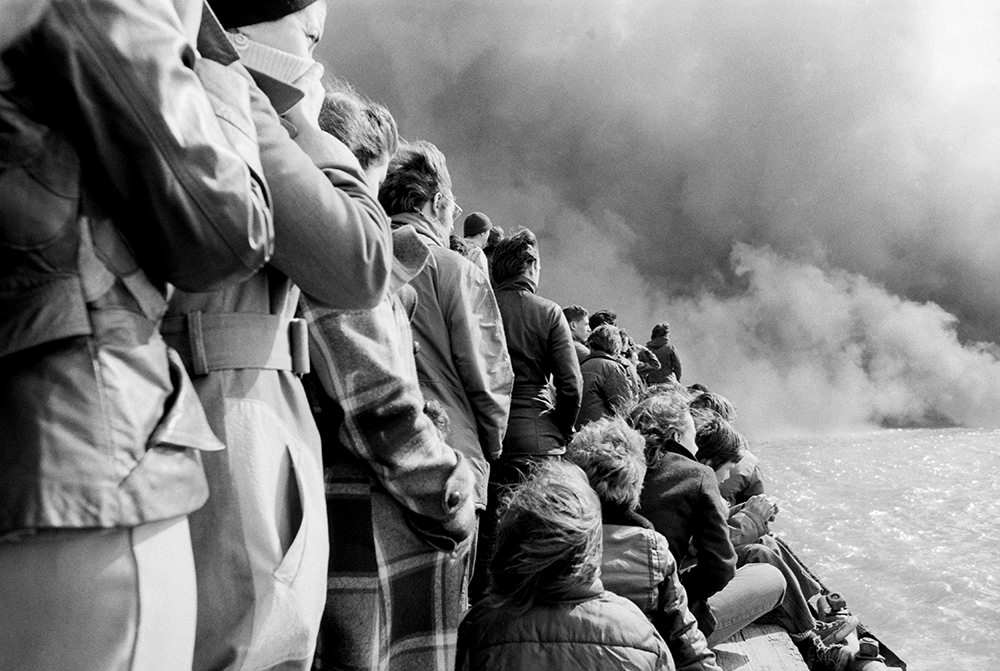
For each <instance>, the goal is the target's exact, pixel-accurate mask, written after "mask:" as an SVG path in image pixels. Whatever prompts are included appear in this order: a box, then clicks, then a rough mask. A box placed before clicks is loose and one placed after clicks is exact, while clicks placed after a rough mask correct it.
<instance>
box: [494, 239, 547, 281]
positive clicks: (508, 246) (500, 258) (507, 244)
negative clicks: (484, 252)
mask: <svg viewBox="0 0 1000 671" xmlns="http://www.w3.org/2000/svg"><path fill="white" fill-rule="evenodd" d="M537 260H538V240H536V239H535V234H534V233H532V232H531V231H529V230H528V229H527V228H522V229H521V230H519V231H518V232H517V233H515V234H514V235H512V236H510V237H507V238H502V239H501V240H499V241H497V243H496V245H495V246H494V247H493V253H492V259H491V262H490V274H491V275H492V276H493V281H494V282H495V283H496V284H500V283H501V282H505V281H507V280H509V279H511V278H514V277H518V276H519V275H523V274H525V273H526V272H527V271H528V269H530V268H531V264H532V263H533V262H535V261H537Z"/></svg>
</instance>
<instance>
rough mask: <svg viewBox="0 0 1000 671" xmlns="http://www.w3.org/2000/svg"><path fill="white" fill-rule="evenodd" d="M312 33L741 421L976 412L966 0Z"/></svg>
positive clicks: (570, 16)
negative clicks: (674, 351)
mask: <svg viewBox="0 0 1000 671" xmlns="http://www.w3.org/2000/svg"><path fill="white" fill-rule="evenodd" d="M330 9H331V11H330V18H329V19H328V22H327V37H326V38H325V40H324V45H323V47H321V49H322V50H321V52H320V55H319V56H320V58H321V59H322V60H323V61H324V62H325V64H326V66H327V69H328V70H329V71H331V72H333V73H335V74H336V75H338V76H341V77H343V78H345V79H347V80H349V81H351V82H352V83H353V84H354V85H355V86H356V87H357V88H358V89H359V90H361V91H362V92H364V93H366V94H367V95H369V96H370V97H372V98H374V99H376V100H379V101H381V102H383V103H385V104H386V105H387V106H388V107H389V108H390V109H391V110H392V111H393V113H394V114H395V116H396V119H397V121H398V122H399V126H400V129H401V132H402V133H403V134H404V136H406V137H410V138H418V137H419V138H423V139H428V140H431V141H433V142H435V143H436V144H437V145H438V146H439V147H441V149H442V150H443V151H444V152H445V154H446V155H447V156H448V159H449V165H450V167H451V171H452V175H453V177H454V181H455V193H456V196H457V198H458V200H459V202H460V203H461V204H462V206H463V207H464V208H465V210H466V211H472V210H482V211H484V212H486V213H488V214H489V215H490V217H491V219H492V220H493V221H494V223H497V224H499V225H501V226H503V227H504V228H505V229H507V230H508V231H509V230H512V229H514V228H516V227H518V226H527V227H529V228H531V229H533V230H534V231H535V232H536V234H538V236H539V239H540V242H541V246H542V283H541V287H540V293H542V294H543V295H546V296H548V297H550V298H552V299H553V300H556V301H557V302H559V303H561V304H563V305H566V304H570V303H579V304H582V305H584V306H585V307H587V308H588V309H590V310H591V311H593V310H596V309H601V308H612V309H615V310H616V311H617V312H618V313H619V315H620V319H619V322H620V324H622V325H623V326H624V327H625V328H626V329H627V330H629V331H630V332H631V334H632V335H633V337H635V339H636V340H643V339H644V338H645V336H647V335H648V332H649V329H650V327H651V326H652V325H653V324H654V323H655V322H658V321H663V320H666V321H670V323H671V331H672V334H673V337H674V340H675V344H676V345H677V347H678V351H679V353H680V354H681V357H682V360H683V361H684V363H685V380H684V381H685V382H694V381H700V382H703V383H705V384H707V385H708V386H710V387H713V388H717V389H718V390H719V391H721V392H722V393H724V394H726V395H727V396H729V397H730V398H731V399H732V400H733V401H734V402H735V403H736V404H737V407H738V409H739V410H740V414H741V424H743V423H744V422H746V423H748V424H749V423H752V422H756V427H755V428H756V429H757V430H758V431H759V432H765V431H773V430H775V429H776V428H779V427H787V428H790V429H791V428H804V429H823V428H829V429H833V428H843V427H853V426H858V425H862V424H864V423H867V422H872V421H874V422H881V423H889V424H908V423H917V424H921V423H956V424H962V425H969V426H985V425H996V424H997V422H1000V413H997V412H996V411H997V409H998V408H1000V364H998V360H997V349H996V347H995V346H993V345H985V344H978V342H977V341H993V340H996V339H997V333H1000V292H997V291H996V290H995V287H997V286H998V285H1000V263H997V260H996V250H997V249H998V248H1000V244H998V243H1000V227H998V226H996V221H997V218H998V214H1000V124H998V123H997V119H998V118H1000V10H997V9H995V6H994V5H992V3H989V2H948V1H946V0H939V1H937V2H931V1H925V2H914V3H882V2H875V3H861V2H844V3H830V2H819V1H818V0H810V1H807V2H801V1H794V2H793V1H791V0H785V1H782V0H768V1H763V0H759V1H751V2H739V3H735V2H734V3H708V2H698V1H696V0H679V1H673V2H669V3H659V2H642V1H640V0H631V1H624V0H619V1H615V0H604V1H602V2H594V1H592V0H578V1H575V2H568V1H565V0H557V1H554V2H534V1H532V2H528V1H526V0H513V1H511V2H504V3H485V2H474V1H473V2H469V1H465V2H460V1H459V0H429V1H423V2H416V1H412V0H411V1H409V2H406V1H403V2H388V1H374V2H372V1H366V2H360V1H357V0H355V1H346V2H336V3H332V4H331V8H330Z"/></svg>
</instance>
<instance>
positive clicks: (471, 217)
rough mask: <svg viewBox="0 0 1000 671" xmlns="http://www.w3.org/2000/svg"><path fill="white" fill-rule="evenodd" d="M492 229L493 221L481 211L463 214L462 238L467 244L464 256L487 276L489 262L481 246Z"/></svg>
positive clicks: (483, 245)
mask: <svg viewBox="0 0 1000 671" xmlns="http://www.w3.org/2000/svg"><path fill="white" fill-rule="evenodd" d="M492 230H493V222H492V221H490V218H489V217H487V216H486V215H485V214H483V213H482V212H470V213H469V214H467V215H465V221H464V222H463V223H462V239H463V240H465V242H466V244H468V245H469V251H468V253H466V254H465V256H466V257H467V258H468V259H469V260H470V261H472V262H473V263H475V264H476V265H477V266H479V268H480V270H482V271H483V272H484V273H486V276H487V277H489V274H490V264H489V261H487V259H486V254H484V253H483V247H485V246H486V241H487V240H489V237H490V231H492Z"/></svg>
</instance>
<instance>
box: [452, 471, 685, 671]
mask: <svg viewBox="0 0 1000 671" xmlns="http://www.w3.org/2000/svg"><path fill="white" fill-rule="evenodd" d="M601 538H602V523H601V504H600V502H599V501H598V498H597V495H596V494H595V493H594V491H593V490H592V489H591V488H590V485H589V483H588V481H587V476H586V475H585V474H584V473H583V471H581V470H580V469H579V467H577V466H575V465H573V464H571V463H568V462H566V461H562V460H554V459H553V460H548V461H545V462H543V463H541V464H540V465H539V466H538V468H537V469H536V470H535V472H534V474H533V475H532V476H531V477H529V478H528V480H527V481H526V482H525V483H524V484H523V485H522V486H521V487H520V488H518V489H517V490H515V492H514V494H513V496H512V497H511V499H510V501H509V502H508V503H507V507H506V510H505V511H504V513H503V516H502V517H501V519H500V523H499V526H498V533H497V546H496V554H495V555H494V556H493V560H492V562H491V566H490V592H489V596H488V597H487V598H485V599H483V600H482V601H480V602H479V603H477V604H476V605H475V606H473V607H472V610H470V611H469V613H468V614H467V615H466V616H465V618H464V619H463V620H462V624H461V626H460V627H459V630H458V667H457V668H458V671H536V670H537V669H545V670H546V671H564V670H565V671H570V670H572V671H578V670H579V669H622V668H627V669H633V670H635V671H646V670H650V671H651V670H654V669H655V670H658V671H667V670H672V669H674V664H673V660H672V659H671V657H670V651H669V649H668V648H667V644H666V643H665V642H664V640H663V638H662V637H661V636H660V634H659V633H657V631H656V629H655V628H654V627H653V625H652V624H651V623H650V622H649V620H648V619H647V618H646V616H645V615H644V614H643V613H642V611H641V610H640V609H639V607H638V606H636V605H635V604H634V603H632V602H631V601H629V600H628V599H625V598H623V597H620V596H618V595H616V594H613V593H611V592H609V591H606V590H605V589H604V585H603V584H602V583H601V578H600V574H601Z"/></svg>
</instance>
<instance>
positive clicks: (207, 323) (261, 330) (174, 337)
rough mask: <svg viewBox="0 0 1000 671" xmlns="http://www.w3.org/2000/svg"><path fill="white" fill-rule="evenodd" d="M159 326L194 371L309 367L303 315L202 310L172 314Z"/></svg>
mask: <svg viewBox="0 0 1000 671" xmlns="http://www.w3.org/2000/svg"><path fill="white" fill-rule="evenodd" d="M160 330H161V332H162V333H163V338H164V340H166V341H167V344H168V345H170V346H171V347H173V348H174V349H176V350H177V352H178V353H179V354H180V355H181V358H182V359H183V360H184V365H185V366H187V369H188V371H189V372H190V373H191V374H192V375H207V374H208V373H210V372H211V371H213V370H235V369H242V368H263V369H268V370H285V371H290V372H292V373H295V374H296V375H305V374H306V373H308V372H309V336H308V330H307V328H306V322H305V320H304V319H292V320H288V319H284V318H282V317H278V316H275V315H270V314H254V313H246V312H200V311H198V312H189V313H188V314H186V315H182V316H179V317H167V318H166V319H164V320H163V326H162V327H161V329H160Z"/></svg>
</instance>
